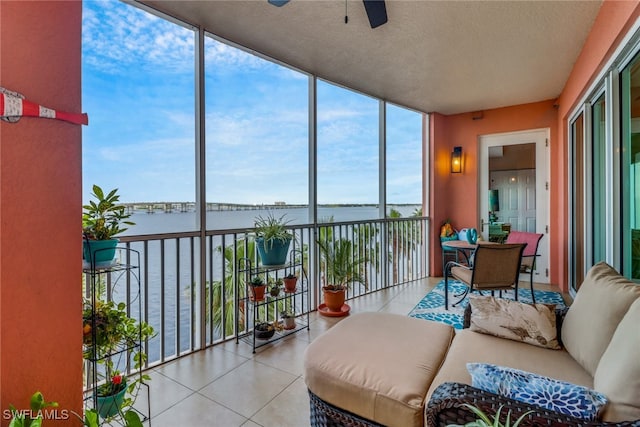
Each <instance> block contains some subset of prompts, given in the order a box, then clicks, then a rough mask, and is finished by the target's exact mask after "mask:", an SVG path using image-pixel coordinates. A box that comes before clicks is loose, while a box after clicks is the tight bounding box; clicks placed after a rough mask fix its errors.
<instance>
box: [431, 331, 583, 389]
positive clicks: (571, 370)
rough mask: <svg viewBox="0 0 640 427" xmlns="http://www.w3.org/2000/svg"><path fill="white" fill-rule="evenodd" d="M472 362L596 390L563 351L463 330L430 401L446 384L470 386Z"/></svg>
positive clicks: (443, 368) (457, 337) (441, 372)
mask: <svg viewBox="0 0 640 427" xmlns="http://www.w3.org/2000/svg"><path fill="white" fill-rule="evenodd" d="M473 362H478V363H491V364H494V365H500V366H508V367H510V368H515V369H521V370H523V371H528V372H533V373H536V374H538V375H543V376H547V377H551V378H556V379H558V380H561V381H567V382H570V383H573V384H578V385H582V386H585V387H589V388H593V378H592V377H591V375H589V373H588V372H587V371H585V369H584V368H583V367H582V366H580V364H579V363H578V362H576V361H575V360H574V359H573V358H572V357H571V355H570V354H569V353H567V352H566V351H564V350H551V349H548V348H542V347H536V346H533V345H529V344H525V343H522V342H517V341H511V340H507V339H504V338H498V337H494V336H492V335H485V334H480V333H477V332H473V331H470V330H469V329H464V330H462V331H458V333H457V334H456V337H455V338H454V340H453V343H452V344H451V348H450V349H449V353H448V354H447V358H446V359H445V361H444V364H443V365H442V368H440V372H438V375H436V377H435V378H434V380H433V382H432V383H431V387H430V388H429V392H428V393H427V400H428V399H429V398H430V397H431V394H432V393H433V390H434V389H435V388H436V387H437V386H438V385H440V384H442V383H444V382H447V381H453V382H458V383H463V384H469V385H471V375H469V372H468V371H467V363H473Z"/></svg>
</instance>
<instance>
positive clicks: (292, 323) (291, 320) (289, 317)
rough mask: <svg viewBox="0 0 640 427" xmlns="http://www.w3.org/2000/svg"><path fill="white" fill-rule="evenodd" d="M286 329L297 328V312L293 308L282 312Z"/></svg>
mask: <svg viewBox="0 0 640 427" xmlns="http://www.w3.org/2000/svg"><path fill="white" fill-rule="evenodd" d="M280 317H281V318H282V323H283V327H284V329H295V328H296V314H295V313H294V312H293V311H292V310H288V309H287V310H284V311H282V312H281V313H280Z"/></svg>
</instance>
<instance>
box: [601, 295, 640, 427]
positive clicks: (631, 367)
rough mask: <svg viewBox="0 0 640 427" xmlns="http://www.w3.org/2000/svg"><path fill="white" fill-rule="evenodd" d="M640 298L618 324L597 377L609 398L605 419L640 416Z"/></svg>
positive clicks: (618, 419) (603, 391) (621, 419)
mask: <svg viewBox="0 0 640 427" xmlns="http://www.w3.org/2000/svg"><path fill="white" fill-rule="evenodd" d="M639 352H640V299H637V300H636V302H634V303H633V304H632V305H631V308H629V311H628V312H627V314H626V315H625V316H624V317H623V318H622V321H621V322H620V324H619V325H618V328H617V329H616V331H615V333H614V334H613V338H611V342H610V343H609V346H608V347H607V350H606V351H605V352H604V354H603V355H602V358H601V359H600V363H599V364H598V369H596V373H595V375H594V377H593V387H594V389H596V390H597V391H599V392H600V393H604V394H605V395H606V396H607V398H608V399H609V404H608V405H607V407H606V409H605V412H604V420H605V421H631V420H640V359H638V357H639V355H638V353H639Z"/></svg>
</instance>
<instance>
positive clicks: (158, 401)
mask: <svg viewBox="0 0 640 427" xmlns="http://www.w3.org/2000/svg"><path fill="white" fill-rule="evenodd" d="M148 374H149V376H150V377H151V381H149V386H150V394H151V396H150V397H151V417H152V418H153V417H155V416H156V415H158V414H159V413H161V412H164V411H166V410H167V409H169V408H171V407H172V406H173V405H175V404H176V403H178V402H180V401H181V400H183V399H186V398H187V397H188V396H190V395H191V394H193V390H190V389H188V388H187V387H185V386H183V385H182V384H180V383H178V382H176V381H174V380H172V379H171V378H168V377H165V376H164V375H162V374H160V373H158V372H149V373H148ZM139 400H140V399H139ZM142 403H143V402H142V401H140V402H139V404H142ZM137 406H138V402H136V407H137Z"/></svg>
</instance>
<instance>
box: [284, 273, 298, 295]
mask: <svg viewBox="0 0 640 427" xmlns="http://www.w3.org/2000/svg"><path fill="white" fill-rule="evenodd" d="M282 281H283V282H284V291H285V292H295V291H296V284H297V283H298V277H297V276H296V275H295V274H293V273H289V274H287V275H286V276H285V277H284V279H282Z"/></svg>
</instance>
